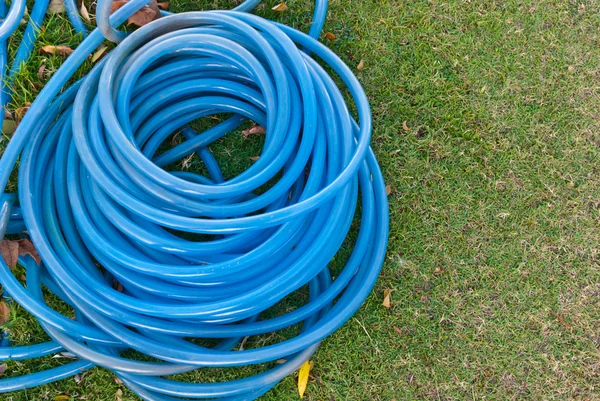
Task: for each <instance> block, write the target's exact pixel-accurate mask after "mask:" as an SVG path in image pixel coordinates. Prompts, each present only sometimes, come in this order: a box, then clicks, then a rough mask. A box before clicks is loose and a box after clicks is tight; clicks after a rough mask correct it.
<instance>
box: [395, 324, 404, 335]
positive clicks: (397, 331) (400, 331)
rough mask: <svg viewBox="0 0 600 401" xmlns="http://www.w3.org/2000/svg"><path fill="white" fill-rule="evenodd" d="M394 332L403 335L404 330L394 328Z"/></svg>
mask: <svg viewBox="0 0 600 401" xmlns="http://www.w3.org/2000/svg"><path fill="white" fill-rule="evenodd" d="M394 331H395V332H396V333H398V334H402V330H400V329H399V328H398V327H396V326H394Z"/></svg>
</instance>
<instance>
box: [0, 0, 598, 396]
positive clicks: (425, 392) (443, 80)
mask: <svg viewBox="0 0 600 401" xmlns="http://www.w3.org/2000/svg"><path fill="white" fill-rule="evenodd" d="M234 3H235V1H224V0H223V1H217V0H214V1H213V0H210V1H192V0H173V2H172V10H173V11H183V10H192V9H212V8H229V7H231V6H232V5H233V4H234ZM276 3H277V2H276V1H273V0H268V1H265V2H264V7H263V8H261V9H259V10H257V13H258V14H260V15H263V16H266V17H268V18H274V19H277V20H279V21H282V22H285V23H287V24H290V25H292V26H296V27H298V28H302V29H306V28H307V26H308V23H309V21H310V16H311V13H312V7H311V3H312V2H311V1H309V0H289V1H288V5H289V10H288V11H286V12H285V13H275V12H273V11H271V10H270V8H271V7H272V6H273V5H275V4H276ZM330 3H331V5H330V11H329V17H328V20H327V23H326V25H325V31H329V32H332V33H334V34H335V36H336V39H335V40H333V41H332V40H329V39H326V38H325V36H323V38H322V40H323V41H324V42H325V43H327V44H328V45H329V46H330V47H331V48H333V49H334V50H335V52H336V53H337V54H339V55H340V56H341V57H342V58H343V59H344V60H345V61H346V62H347V63H348V64H349V65H350V66H354V67H356V66H357V65H358V64H359V62H360V60H361V59H362V60H364V68H362V69H361V70H360V71H356V73H357V75H358V77H359V79H360V81H361V82H362V83H363V85H364V87H365V90H366V91H367V94H368V95H369V97H370V100H371V106H372V109H373V119H374V135H373V148H374V150H375V152H376V154H377V155H378V158H379V161H380V163H381V166H382V168H383V171H384V176H385V177H386V180H387V182H388V183H389V184H390V185H391V189H392V193H391V194H390V196H389V200H390V213H391V228H390V244H389V250H388V257H387V261H386V263H385V265H384V268H383V273H382V275H381V278H380V280H379V282H378V285H377V286H376V289H375V290H374V291H373V293H372V295H371V296H370V297H369V299H368V300H367V302H366V304H365V305H364V307H363V308H362V309H361V310H360V311H359V313H358V314H357V315H356V316H355V317H354V318H353V319H351V320H350V321H349V322H348V323H347V324H346V325H345V326H344V327H343V328H342V329H340V330H339V331H338V332H337V333H335V334H334V335H332V336H331V337H330V338H328V339H327V340H325V341H324V343H323V345H322V347H321V349H320V350H319V351H318V353H317V354H316V356H315V358H314V368H313V370H312V372H311V380H310V382H309V385H308V389H307V393H308V394H307V395H306V396H305V399H307V400H312V401H317V400H321V401H330V400H331V401H333V400H336V401H343V400H352V401H365V400H385V401H391V400H396V401H400V400H413V399H421V400H476V399H490V400H493V399H502V400H505V399H506V400H511V399H532V400H542V399H544V400H553V399H564V400H567V399H569V400H571V399H580V400H593V399H600V378H599V376H600V352H599V347H600V260H599V258H600V255H599V251H600V225H599V224H598V223H599V207H600V184H599V180H598V174H599V173H600V162H598V160H599V156H600V151H599V149H600V148H599V146H600V134H599V132H600V116H599V115H598V110H600V97H599V91H598V87H599V85H600V34H599V32H600V4H599V3H598V2H594V1H591V0H579V1H577V2H576V1H572V0H569V1H565V0H562V1H559V0H544V1H542V0H538V1H520V0H503V1H495V0H460V1H459V0H447V1H432V0H429V1H425V0H413V1H400V0H392V1H390V0H330ZM53 18H54V20H53V21H52V22H51V23H50V25H49V26H48V28H47V29H46V31H45V32H44V33H43V35H42V38H41V40H40V41H39V43H38V46H42V45H45V44H56V45H58V44H65V45H71V46H74V45H76V44H77V42H78V41H79V39H78V38H76V37H74V36H73V35H72V31H70V30H69V29H68V26H69V25H68V24H67V23H65V21H64V20H62V18H63V17H53ZM15 43H16V42H12V41H11V48H12V49H13V50H14V49H15V48H16V46H15ZM43 57H44V56H41V55H37V54H36V55H35V56H34V57H32V59H31V60H30V62H29V64H28V65H27V66H26V70H25V72H24V73H23V74H21V76H20V78H19V82H18V85H19V87H20V88H22V90H21V91H20V92H18V96H17V99H16V100H15V104H14V107H15V108H17V107H22V106H24V105H25V103H26V102H29V101H32V100H33V98H34V95H35V93H36V92H37V90H38V89H37V86H38V85H39V84H43V83H44V82H45V80H46V78H45V77H42V79H39V78H38V69H39V67H40V65H41V64H44V63H45V64H47V65H48V68H47V71H50V72H51V71H52V69H53V68H56V67H57V66H58V65H59V64H60V61H61V58H60V57H51V58H50V59H49V60H48V61H43V60H42V58H43ZM45 57H47V56H45ZM8 139H9V138H7V137H4V138H2V140H3V141H2V143H1V144H0V147H3V146H5V145H6V143H7V141H8ZM259 141H260V140H259V139H251V140H246V141H245V142H244V140H243V139H241V138H239V137H238V138H227V139H225V140H224V141H223V142H222V143H220V144H218V145H217V147H216V149H214V151H215V154H216V155H217V157H218V158H221V159H224V158H225V157H229V156H227V153H228V152H229V153H231V150H232V149H236V152H234V153H233V156H232V158H231V159H229V161H228V164H227V165H226V166H225V171H226V172H229V173H232V172H234V171H237V170H238V169H241V168H243V167H244V165H245V163H249V161H248V160H249V156H250V155H252V152H257V151H258V149H259V147H260V143H259ZM240 147H242V148H241V149H242V150H241V151H240ZM342 253H343V252H342ZM340 259H341V258H340ZM336 262H337V263H340V261H337V260H336ZM336 262H334V263H336ZM384 289H391V291H392V292H391V301H392V307H391V308H390V309H386V308H384V307H383V306H382V305H381V303H382V300H383V291H384ZM8 325H9V329H10V331H11V335H13V338H14V339H15V340H16V342H17V343H27V342H31V341H41V340H43V339H44V338H45V335H44V334H43V332H42V331H41V329H39V328H36V324H35V323H32V321H31V319H30V318H29V317H28V316H27V314H26V313H25V312H23V311H22V310H19V309H17V310H16V314H15V316H13V318H12V319H11V321H10V322H9V323H8ZM57 363H63V362H62V361H60V360H56V359H50V358H48V359H44V360H42V361H33V362H27V363H16V362H10V363H9V365H8V369H7V372H6V374H5V376H12V375H17V374H23V373H25V372H29V371H36V370H39V369H41V368H43V367H45V366H54V365H56V364H57ZM251 371H252V369H245V370H244V372H251ZM235 374H237V373H231V372H216V374H213V372H200V373H197V374H195V375H188V376H187V377H186V379H189V380H193V379H194V378H196V379H198V378H200V377H203V378H204V379H206V378H207V377H217V378H222V377H226V376H231V375H235ZM295 379H296V378H295V377H292V376H290V377H288V378H287V379H285V380H284V381H283V382H282V383H281V384H280V385H279V386H277V387H276V388H275V389H274V390H273V391H271V392H270V393H268V394H267V395H266V396H265V397H264V398H263V399H264V400H272V401H275V400H278V401H279V400H280V401H284V400H286V401H287V400H292V399H296V397H297V390H296V387H295V386H296V383H295ZM119 388H121V389H122V391H123V396H122V399H123V400H134V399H136V398H135V397H134V396H133V395H132V394H131V393H130V392H129V391H128V390H126V388H124V387H123V386H122V385H121V386H120V385H118V384H116V383H115V382H114V376H113V375H112V373H109V372H107V371H105V370H102V369H94V370H92V371H90V372H88V373H86V374H85V375H84V377H83V379H82V380H81V381H80V382H79V383H77V382H76V381H75V380H74V379H72V378H71V379H67V380H64V381H61V382H59V383H55V384H50V385H45V386H42V387H39V388H35V389H32V390H27V391H22V392H18V393H13V394H8V395H4V396H3V397H2V400H7V401H25V400H53V399H54V397H56V396H59V395H62V394H69V395H71V396H72V399H74V400H91V401H96V400H97V401H101V400H102V401H104V400H111V401H112V400H115V394H116V392H117V391H118V389H119Z"/></svg>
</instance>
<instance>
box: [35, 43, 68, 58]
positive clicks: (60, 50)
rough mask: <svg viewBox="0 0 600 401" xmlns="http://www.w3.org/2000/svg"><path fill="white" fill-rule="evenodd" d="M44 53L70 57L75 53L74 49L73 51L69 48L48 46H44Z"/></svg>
mask: <svg viewBox="0 0 600 401" xmlns="http://www.w3.org/2000/svg"><path fill="white" fill-rule="evenodd" d="M42 53H45V54H57V55H59V56H68V55H70V54H71V53H73V49H71V48H70V47H68V46H54V45H47V46H42Z"/></svg>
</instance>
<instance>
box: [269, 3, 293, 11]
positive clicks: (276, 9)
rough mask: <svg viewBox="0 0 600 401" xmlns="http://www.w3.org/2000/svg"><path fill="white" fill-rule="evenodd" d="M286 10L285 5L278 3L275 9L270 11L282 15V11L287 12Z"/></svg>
mask: <svg viewBox="0 0 600 401" xmlns="http://www.w3.org/2000/svg"><path fill="white" fill-rule="evenodd" d="M288 8H289V7H288V6H287V4H285V2H283V3H279V4H277V5H276V6H275V7H273V8H272V9H271V10H273V11H277V12H280V13H282V12H284V11H287V9H288Z"/></svg>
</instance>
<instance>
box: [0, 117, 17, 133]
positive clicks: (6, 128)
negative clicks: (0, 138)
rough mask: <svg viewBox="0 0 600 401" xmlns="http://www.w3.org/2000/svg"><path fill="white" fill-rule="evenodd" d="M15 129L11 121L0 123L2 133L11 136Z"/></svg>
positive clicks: (13, 122)
mask: <svg viewBox="0 0 600 401" xmlns="http://www.w3.org/2000/svg"><path fill="white" fill-rule="evenodd" d="M16 129H17V123H16V121H13V120H4V122H3V123H2V133H3V134H4V135H8V136H11V135H12V134H13V133H14V132H15V130H16Z"/></svg>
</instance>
